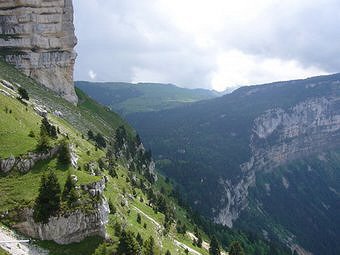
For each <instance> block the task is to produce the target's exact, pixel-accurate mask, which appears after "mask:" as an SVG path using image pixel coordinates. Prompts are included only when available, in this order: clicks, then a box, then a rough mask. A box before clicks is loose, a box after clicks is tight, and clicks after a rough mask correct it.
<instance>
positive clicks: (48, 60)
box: [0, 0, 78, 103]
mask: <svg viewBox="0 0 340 255" xmlns="http://www.w3.org/2000/svg"><path fill="white" fill-rule="evenodd" d="M76 43H77V39H76V36H75V32H74V24H73V5H72V0H17V1H7V0H5V1H4V0H0V49H1V50H0V54H1V55H2V56H3V57H4V59H5V60H6V61H7V62H8V63H10V64H13V65H15V66H16V67H17V68H18V69H20V70H21V71H22V72H24V73H25V74H26V75H28V76H29V77H31V78H33V79H35V80H37V81H39V82H40V83H41V84H43V85H44V86H46V87H48V88H50V89H52V90H54V91H55V92H57V93H58V94H59V95H60V96H62V97H63V98H65V99H66V100H68V101H70V102H72V103H77V101H78V98H77V95H76V93H75V90H74V85H73V67H74V63H75V59H76V53H75V51H74V47H75V45H76Z"/></svg>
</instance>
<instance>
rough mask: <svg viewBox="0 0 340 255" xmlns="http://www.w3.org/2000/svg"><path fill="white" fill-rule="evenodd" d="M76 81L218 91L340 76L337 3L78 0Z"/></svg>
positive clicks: (339, 12)
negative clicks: (134, 83)
mask: <svg viewBox="0 0 340 255" xmlns="http://www.w3.org/2000/svg"><path fill="white" fill-rule="evenodd" d="M73 2H74V9H75V27H76V34H77V37H78V45H77V47H76V51H77V53H78V58H77V61H76V66H75V80H89V81H124V82H160V83H172V84H176V85H178V86H181V87H187V88H198V87H199V88H207V89H214V90H218V91H223V90H225V89H230V88H235V87H239V86H243V85H254V84H261V83H268V82H273V81H281V80H291V79H299V78H306V77H311V76H316V75H322V74H329V73H336V72H340V1H338V0H319V1H316V0H73Z"/></svg>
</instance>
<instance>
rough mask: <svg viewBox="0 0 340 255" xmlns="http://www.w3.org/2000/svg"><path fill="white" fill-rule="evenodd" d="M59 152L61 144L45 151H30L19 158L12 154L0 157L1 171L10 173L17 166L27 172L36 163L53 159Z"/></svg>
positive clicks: (22, 171)
mask: <svg viewBox="0 0 340 255" xmlns="http://www.w3.org/2000/svg"><path fill="white" fill-rule="evenodd" d="M58 152H59V146H56V147H54V148H52V149H50V150H48V151H45V152H29V153H28V154H26V155H23V156H20V157H17V158H15V157H14V156H11V157H9V158H7V159H0V172H3V173H8V172H9V171H11V170H13V169H14V168H15V169H17V170H18V171H19V172H21V173H27V172H28V171H29V170H31V169H32V168H33V167H34V166H35V164H36V163H38V162H39V161H41V160H47V159H51V158H53V157H55V156H56V155H57V154H58Z"/></svg>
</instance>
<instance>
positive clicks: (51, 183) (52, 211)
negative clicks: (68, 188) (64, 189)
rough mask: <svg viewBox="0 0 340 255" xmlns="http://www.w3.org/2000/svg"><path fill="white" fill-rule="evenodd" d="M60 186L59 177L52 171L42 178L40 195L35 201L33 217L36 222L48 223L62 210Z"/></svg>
mask: <svg viewBox="0 0 340 255" xmlns="http://www.w3.org/2000/svg"><path fill="white" fill-rule="evenodd" d="M60 193H61V190H60V186H59V182H58V179H57V176H56V175H55V174H54V172H52V171H50V173H49V175H48V176H47V177H46V176H45V175H43V176H42V177H41V184H40V188H39V195H38V197H37V199H36V201H35V206H34V213H33V217H34V220H35V221H36V222H43V223H47V222H48V219H49V218H50V217H51V216H56V215H57V213H58V211H59V209H60Z"/></svg>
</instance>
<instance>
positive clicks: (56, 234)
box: [14, 177, 110, 244]
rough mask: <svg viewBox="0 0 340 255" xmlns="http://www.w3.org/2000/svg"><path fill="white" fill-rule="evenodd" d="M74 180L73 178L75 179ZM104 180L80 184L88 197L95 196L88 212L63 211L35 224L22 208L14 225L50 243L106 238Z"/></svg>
mask: <svg viewBox="0 0 340 255" xmlns="http://www.w3.org/2000/svg"><path fill="white" fill-rule="evenodd" d="M75 178H77V177H75ZM106 182H107V178H106V177H103V178H102V179H101V180H100V181H98V182H94V183H90V184H87V185H82V186H81V187H79V188H81V189H82V190H84V191H87V192H88V193H89V194H90V196H92V197H97V198H98V201H97V202H96V203H93V204H92V207H93V208H92V209H91V210H84V209H77V210H75V211H70V212H66V213H65V212H64V213H61V214H60V215H58V216H56V217H50V218H49V221H48V223H46V224H43V223H40V222H35V221H34V219H33V209H29V208H26V209H24V211H23V212H22V215H20V218H21V222H20V223H18V224H16V225H15V226H14V228H15V229H17V230H19V232H21V233H23V234H25V235H26V236H30V237H33V238H36V239H40V240H53V241H55V242H56V243H59V244H70V243H73V242H80V241H81V240H83V239H84V238H86V237H88V236H95V235H96V236H101V237H104V238H105V237H106V229H105V225H106V224H107V223H108V216H109V213H110V208H109V204H108V202H107V200H106V198H105V196H103V192H104V189H105V186H106Z"/></svg>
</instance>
